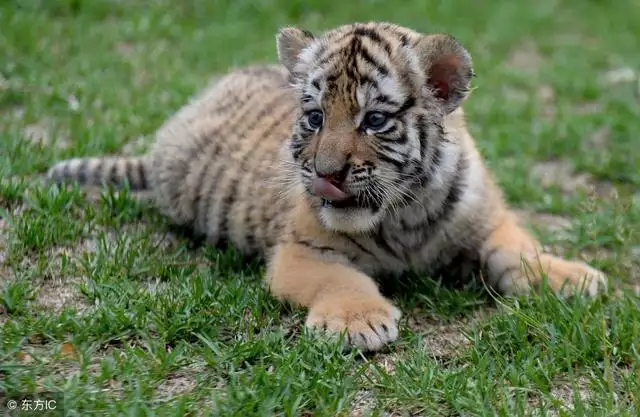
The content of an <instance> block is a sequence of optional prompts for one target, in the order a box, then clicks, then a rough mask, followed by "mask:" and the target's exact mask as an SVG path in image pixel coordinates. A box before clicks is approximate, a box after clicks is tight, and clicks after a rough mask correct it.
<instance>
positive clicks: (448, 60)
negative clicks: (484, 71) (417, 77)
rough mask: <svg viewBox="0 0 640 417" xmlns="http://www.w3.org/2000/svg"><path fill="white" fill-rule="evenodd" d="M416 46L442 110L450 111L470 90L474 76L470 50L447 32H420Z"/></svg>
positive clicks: (428, 81)
mask: <svg viewBox="0 0 640 417" xmlns="http://www.w3.org/2000/svg"><path fill="white" fill-rule="evenodd" d="M416 50H417V51H418V54H419V56H420V62H421V64H422V67H423V68H424V69H425V71H426V76H427V83H428V84H429V87H430V88H431V89H432V91H433V92H434V94H435V96H436V97H437V98H438V99H440V100H441V101H442V104H443V108H444V111H445V113H446V114H448V113H451V112H452V111H454V110H455V109H456V108H457V107H458V106H459V105H460V104H461V103H462V101H463V100H464V99H465V98H466V97H467V95H468V94H469V86H470V84H471V77H472V76H473V67H472V63H471V56H470V55H469V52H467V50H466V49H464V48H463V47H462V45H460V44H459V43H458V41H457V40H455V39H454V38H453V37H452V36H450V35H446V34H434V35H427V36H423V37H422V38H421V39H420V40H419V41H418V43H417V44H416Z"/></svg>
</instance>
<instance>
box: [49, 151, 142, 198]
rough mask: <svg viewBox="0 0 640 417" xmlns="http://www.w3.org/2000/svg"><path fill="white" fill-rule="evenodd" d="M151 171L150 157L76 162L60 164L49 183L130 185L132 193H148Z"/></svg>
mask: <svg viewBox="0 0 640 417" xmlns="http://www.w3.org/2000/svg"><path fill="white" fill-rule="evenodd" d="M150 169H151V167H150V160H149V157H148V156H134V157H123V156H115V157H102V158H98V157H96V158H73V159H67V160H65V161H60V162H58V163H56V164H55V165H54V166H52V167H51V168H49V171H48V172H47V182H49V183H62V182H77V183H79V184H80V185H105V184H112V185H113V186H116V187H122V186H124V185H125V183H126V182H128V183H129V187H130V188H131V189H132V190H148V189H149V188H150V184H149V170H150Z"/></svg>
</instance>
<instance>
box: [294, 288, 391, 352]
mask: <svg viewBox="0 0 640 417" xmlns="http://www.w3.org/2000/svg"><path fill="white" fill-rule="evenodd" d="M401 316H402V314H401V313H400V310H398V309H397V308H396V307H395V306H393V305H392V304H391V303H390V302H389V301H387V300H386V299H385V298H383V297H382V296H380V295H363V294H340V295H332V296H326V297H325V298H323V299H322V300H320V301H319V302H318V303H316V304H315V305H313V306H312V307H311V309H310V310H309V316H308V317H307V322H306V325H307V327H310V328H315V329H321V330H324V331H326V332H328V333H330V334H340V333H342V332H345V338H346V342H347V343H348V344H349V345H351V346H356V347H358V348H360V349H362V350H364V351H373V350H379V349H381V348H382V347H384V346H385V345H386V344H388V343H389V342H392V341H394V340H396V339H397V337H398V320H399V319H400V317H401Z"/></svg>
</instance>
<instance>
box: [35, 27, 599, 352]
mask: <svg viewBox="0 0 640 417" xmlns="http://www.w3.org/2000/svg"><path fill="white" fill-rule="evenodd" d="M277 50H278V56H279V61H280V65H274V66H262V67H258V66H256V67H248V68H243V69H237V70H234V71H232V72H230V73H229V74H227V75H225V76H224V77H223V78H221V79H219V80H218V81H217V82H216V83H215V84H212V85H211V86H210V87H208V88H207V89H205V91H204V92H203V93H201V94H200V95H199V96H198V97H197V98H195V99H194V100H193V101H191V102H190V103H189V104H187V105H186V106H185V107H183V108H182V109H181V110H179V111H178V112H177V113H176V114H175V115H174V116H173V117H171V118H170V119H169V120H168V121H166V122H165V124H164V125H163V126H161V127H160V128H159V130H158V131H157V132H156V139H155V144H154V146H153V149H152V150H151V151H150V152H149V153H148V154H147V155H144V156H139V157H132V158H127V157H103V158H80V159H71V160H67V161H63V162H60V163H58V164H56V165H55V166H53V167H52V168H51V169H50V170H49V172H48V178H49V179H50V180H51V181H54V182H62V181H67V180H76V181H79V182H81V183H85V184H93V185H98V184H104V183H113V184H116V185H121V184H124V183H125V181H126V182H127V183H128V184H129V185H130V186H131V187H132V188H133V189H150V190H151V191H152V193H153V195H154V199H155V204H157V206H158V208H159V209H160V210H161V211H162V212H163V213H164V214H165V215H166V216H168V217H169V218H171V219H172V221H173V222H175V223H176V224H179V225H183V226H187V227H190V228H192V230H194V231H195V232H196V233H199V234H202V235H204V236H206V238H207V239H208V241H209V242H211V243H216V242H219V241H221V240H225V241H229V242H231V243H232V244H233V245H234V246H235V247H236V248H238V249H240V250H242V251H243V252H244V253H246V254H254V255H260V256H263V257H264V258H266V261H267V272H266V279H265V280H266V284H267V286H268V287H269V289H270V291H271V292H272V294H273V295H274V296H275V297H277V298H278V299H281V300H283V301H286V302H290V303H292V304H294V305H297V306H301V307H305V308H307V309H308V316H307V320H306V324H307V326H310V327H312V328H319V329H323V330H324V331H326V332H328V333H329V334H336V333H341V332H345V334H346V337H345V339H347V341H348V343H349V344H350V345H351V346H357V347H359V348H361V349H363V350H377V349H380V348H382V347H383V346H385V345H386V344H388V343H389V342H391V341H393V340H395V339H396V338H397V337H398V319H399V318H400V316H401V313H400V311H399V310H398V309H397V308H396V307H395V306H394V305H393V304H392V303H391V302H390V301H389V300H388V299H386V298H385V297H384V296H383V295H381V293H380V292H379V289H378V286H377V284H376V282H375V281H374V280H373V279H372V277H376V276H379V275H382V274H384V275H392V276H394V275H395V276H400V275H401V274H402V273H405V272H407V271H409V270H417V271H425V272H427V271H435V270H441V269H442V268H444V270H447V269H448V268H453V267H456V268H458V267H459V266H460V265H461V262H462V265H467V264H468V265H475V266H477V267H478V268H479V270H480V271H482V272H483V275H482V276H483V277H484V279H485V280H486V282H487V283H489V284H490V285H491V286H492V287H493V288H495V289H497V290H498V291H500V292H502V293H503V294H506V295H509V294H524V293H526V292H528V291H529V290H530V288H535V287H539V285H540V284H541V283H542V281H543V277H544V278H546V279H548V284H549V286H550V287H551V288H552V289H553V290H556V291H559V292H565V291H574V290H584V291H585V292H586V293H587V294H589V295H594V294H596V293H597V292H598V291H599V289H600V288H604V287H605V285H606V278H605V275H604V274H603V273H602V272H600V271H597V270H595V269H593V268H591V267H589V266H588V265H586V264H584V263H581V262H572V261H567V260H563V259H560V258H558V257H555V256H553V255H550V254H546V253H542V251H541V247H540V244H539V243H538V242H537V241H536V240H535V239H534V238H533V237H532V236H531V235H530V234H529V233H528V232H527V231H525V230H524V229H523V228H522V227H520V226H519V225H518V221H517V219H516V216H515V215H514V213H513V212H512V211H510V209H509V208H508V207H507V205H506V203H505V202H504V199H503V197H502V194H501V191H500V190H499V188H498V187H497V186H496V184H495V183H494V181H493V180H492V178H491V173H490V172H489V170H488V169H487V168H486V166H485V165H484V163H483V160H482V159H481V157H480V155H479V153H478V150H477V148H476V146H475V144H474V140H473V138H472V137H471V136H470V134H469V131H468V130H467V127H466V125H465V119H464V114H463V110H462V109H461V105H462V103H463V101H464V100H465V99H466V97H467V96H468V94H469V92H470V81H471V78H472V75H473V71H472V63H471V57H470V56H469V53H468V52H467V51H466V50H465V49H464V48H463V46H461V45H460V44H459V43H458V42H457V41H456V40H455V39H454V38H453V37H451V36H449V35H446V34H428V35H425V34H421V33H417V32H415V31H413V30H410V29H408V28H404V27H401V26H397V25H394V24H390V23H382V22H370V23H355V24H349V25H344V26H341V27H338V28H335V29H333V30H329V31H327V32H326V33H324V34H322V35H320V36H314V35H313V34H311V33H310V32H308V31H305V30H301V29H298V28H294V27H288V28H284V29H282V30H281V31H280V32H279V33H278V35H277Z"/></svg>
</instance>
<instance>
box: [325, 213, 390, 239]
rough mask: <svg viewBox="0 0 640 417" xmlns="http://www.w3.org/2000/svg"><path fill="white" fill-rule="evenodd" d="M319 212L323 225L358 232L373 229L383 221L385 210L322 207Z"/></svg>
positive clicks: (340, 230)
mask: <svg viewBox="0 0 640 417" xmlns="http://www.w3.org/2000/svg"><path fill="white" fill-rule="evenodd" d="M319 214H320V221H321V222H322V225H323V226H324V227H326V228H327V229H331V230H335V231H338V232H343V233H353V234H356V233H366V232H369V231H371V230H372V229H373V228H374V227H375V226H377V225H378V224H379V223H380V221H382V217H383V216H384V211H383V210H379V211H377V212H376V213H374V212H373V211H372V210H371V209H368V208H348V209H338V208H334V207H321V208H320V213H319Z"/></svg>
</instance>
